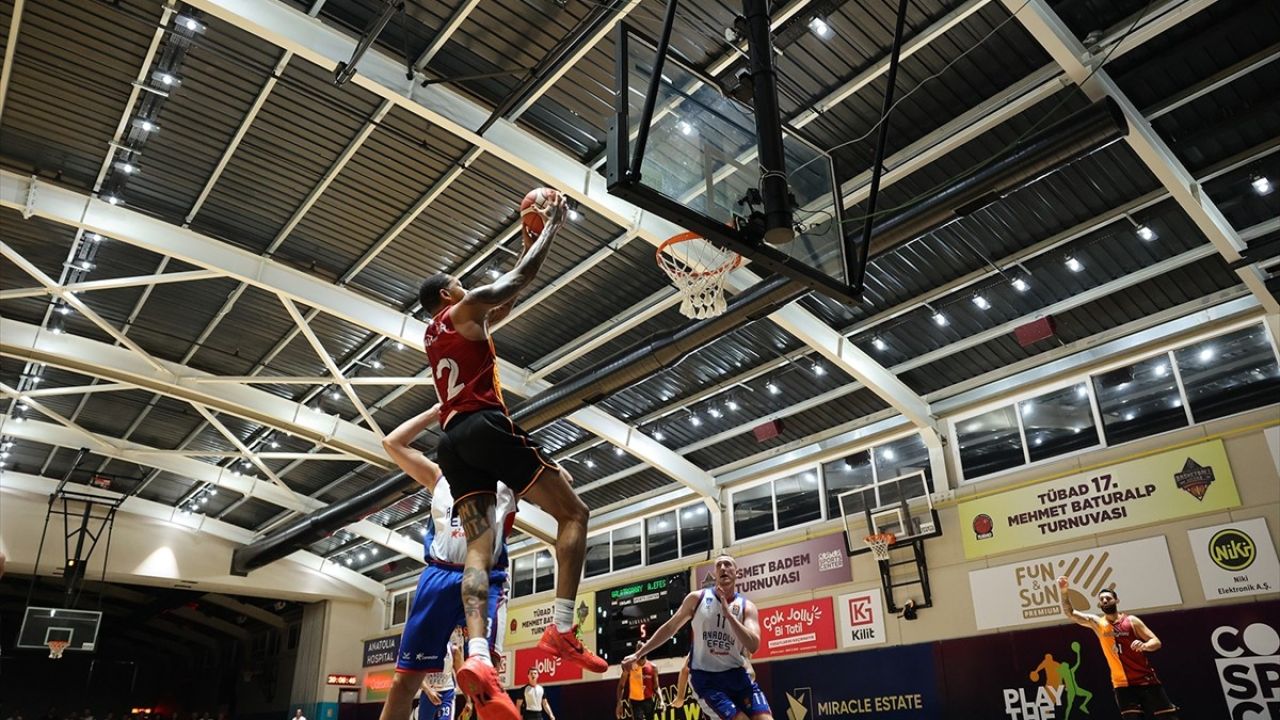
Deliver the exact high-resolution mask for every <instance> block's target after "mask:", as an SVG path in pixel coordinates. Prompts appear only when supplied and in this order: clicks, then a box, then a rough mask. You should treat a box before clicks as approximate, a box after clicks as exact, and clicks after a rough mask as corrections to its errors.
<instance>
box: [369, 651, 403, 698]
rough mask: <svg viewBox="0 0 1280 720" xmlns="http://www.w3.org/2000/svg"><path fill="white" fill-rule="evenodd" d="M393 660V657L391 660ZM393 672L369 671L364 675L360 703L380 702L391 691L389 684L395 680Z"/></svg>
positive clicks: (394, 672)
mask: <svg viewBox="0 0 1280 720" xmlns="http://www.w3.org/2000/svg"><path fill="white" fill-rule="evenodd" d="M392 659H393V660H394V659H395V658H394V657H393V658H392ZM395 677H396V671H395V670H369V671H366V672H365V674H364V683H363V687H362V691H363V694H364V698H363V699H362V700H361V702H382V701H384V700H386V699H387V693H388V692H390V691H391V683H392V681H394V680H395Z"/></svg>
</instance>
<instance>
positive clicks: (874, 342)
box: [871, 337, 889, 352]
mask: <svg viewBox="0 0 1280 720" xmlns="http://www.w3.org/2000/svg"><path fill="white" fill-rule="evenodd" d="M871 347H873V348H875V349H877V350H879V351H881V352H884V351H885V350H888V349H889V346H888V345H886V344H885V342H884V341H883V340H881V339H880V338H878V337H875V338H871Z"/></svg>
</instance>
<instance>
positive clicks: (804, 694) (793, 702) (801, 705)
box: [786, 687, 817, 720]
mask: <svg viewBox="0 0 1280 720" xmlns="http://www.w3.org/2000/svg"><path fill="white" fill-rule="evenodd" d="M786 696H787V720H805V718H808V717H814V718H816V717H817V713H815V712H814V711H813V691H812V690H810V689H809V688H807V687H806V688H796V689H795V690H788V691H787V693H786Z"/></svg>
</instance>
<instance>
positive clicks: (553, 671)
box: [512, 647, 582, 685]
mask: <svg viewBox="0 0 1280 720" xmlns="http://www.w3.org/2000/svg"><path fill="white" fill-rule="evenodd" d="M515 666H516V671H515V677H513V678H512V680H513V682H515V683H516V684H519V685H524V683H526V682H528V680H529V671H530V670H537V671H538V682H540V683H558V682H568V681H570V680H581V679H582V666H581V665H579V664H577V663H573V662H569V661H567V660H561V659H560V658H558V657H552V656H550V655H548V654H547V653H546V652H544V651H543V650H542V649H541V648H538V647H531V648H521V649H519V650H517V651H516V662H515Z"/></svg>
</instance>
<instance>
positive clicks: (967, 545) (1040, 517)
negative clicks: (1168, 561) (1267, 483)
mask: <svg viewBox="0 0 1280 720" xmlns="http://www.w3.org/2000/svg"><path fill="white" fill-rule="evenodd" d="M1239 505H1240V495H1239V493H1238V492H1237V490H1236V483H1235V478H1234V477H1233V476H1232V475H1231V467H1230V466H1229V465H1228V464H1227V453H1226V450H1225V448H1224V447H1223V445H1222V441H1221V440H1210V441H1208V442H1203V443H1200V444H1198V445H1191V446H1188V447H1184V448H1178V449H1176V450H1168V451H1166V452H1162V453H1159V454H1156V455H1150V456H1147V457H1143V458H1137V459H1135V460H1130V461H1128V462H1123V463H1119V464H1117V465H1112V466H1110V467H1104V468H1099V469H1097V470H1093V471H1090V472H1087V473H1076V474H1073V475H1067V476H1064V477H1060V478H1056V479H1053V480H1046V481H1045V482H1041V483H1036V484H1034V485H1028V486H1026V487H1021V488H1015V489H1013V490H1009V491H1007V492H1001V493H996V494H994V495H988V496H986V497H980V498H976V499H974V500H968V501H965V502H962V503H960V522H961V523H962V524H963V528H962V532H961V534H962V536H963V537H964V554H965V557H967V558H970V559H972V558H979V557H983V556H986V555H995V554H998V553H1005V552H1011V551H1014V550H1023V549H1026V548H1030V547H1035V546H1037V545H1044V544H1047V543H1055V542H1062V541H1064V540H1071V539H1073V538H1080V537H1087V536H1089V535H1095V534H1097V533H1101V532H1110V531H1113V530H1121V529H1123V528H1129V527H1136V526H1138V525H1146V524H1149V523H1157V522H1162V521H1165V520H1172V519H1175V518H1182V517H1190V516H1192V515H1200V514H1202V513H1208V512H1214V511H1218V510H1226V509H1228V508H1233V507H1237V506H1239Z"/></svg>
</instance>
